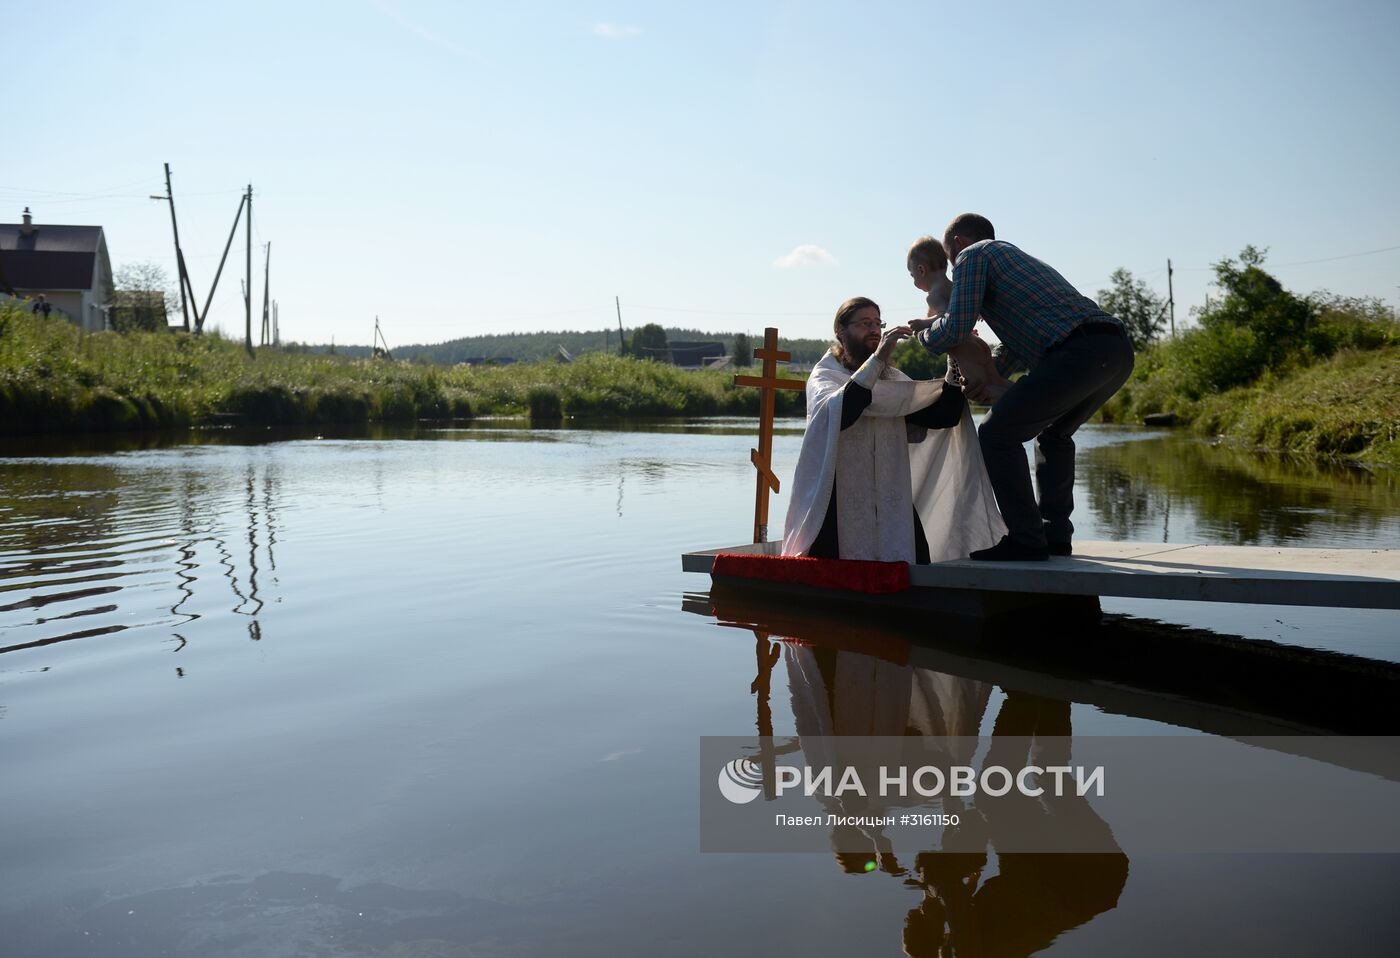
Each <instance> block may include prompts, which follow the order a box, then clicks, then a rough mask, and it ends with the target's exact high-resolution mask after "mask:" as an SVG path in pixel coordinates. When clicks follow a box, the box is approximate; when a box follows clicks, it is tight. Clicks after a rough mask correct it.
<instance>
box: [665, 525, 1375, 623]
mask: <svg viewBox="0 0 1400 958" xmlns="http://www.w3.org/2000/svg"><path fill="white" fill-rule="evenodd" d="M778 545H779V544H778V543H776V542H766V543H762V544H748V545H743V546H735V547H732V548H728V549H713V550H706V551H703V552H693V553H687V554H685V555H683V556H682V557H681V565H682V568H683V569H684V570H685V571H687V572H704V573H708V572H709V571H710V569H711V567H712V566H713V564H714V556H715V554H716V553H719V552H741V553H749V554H753V553H766V554H769V555H773V554H776V553H777V550H778ZM1074 552H1075V554H1074V555H1073V556H1072V557H1068V558H1051V559H1050V560H1049V561H1048V562H973V561H972V560H970V559H955V560H952V561H949V562H938V563H934V564H932V565H920V566H912V567H911V568H910V570H909V579H910V585H911V586H912V587H913V588H912V589H911V590H910V591H915V590H917V589H937V590H963V591H973V592H1010V593H1033V594H1037V595H1062V596H1071V595H1078V596H1119V597H1126V598H1138V599H1178V600H1188V601H1193V602H1239V603H1248V604H1255V605H1301V606H1322V607H1330V608H1356V609H1400V549H1291V548H1275V547H1270V546H1211V545H1190V544H1182V543H1160V542H1159V543H1151V542H1075V544H1074Z"/></svg>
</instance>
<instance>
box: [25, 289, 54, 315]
mask: <svg viewBox="0 0 1400 958" xmlns="http://www.w3.org/2000/svg"><path fill="white" fill-rule="evenodd" d="M29 311H30V312H31V313H33V314H34V315H36V316H37V315H39V314H40V313H43V314H44V318H45V319H48V318H49V313H51V312H53V304H52V303H50V302H49V300H48V297H46V296H45V295H44V294H43V293H40V294H39V295H38V296H37V297H36V298H35V300H34V305H33V306H31V307H29Z"/></svg>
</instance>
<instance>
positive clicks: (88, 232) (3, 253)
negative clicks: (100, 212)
mask: <svg viewBox="0 0 1400 958" xmlns="http://www.w3.org/2000/svg"><path fill="white" fill-rule="evenodd" d="M112 294H113V289H112V264H111V261H110V260H109V259H108V257H107V239H106V237H105V236H104V235H103V232H102V227H100V226H59V225H49V224H37V223H35V222H33V217H32V216H31V215H30V212H29V209H28V207H26V208H25V210H24V217H23V221H22V222H20V223H0V298H11V297H13V298H17V299H20V300H32V301H34V302H38V301H39V297H40V296H43V297H44V300H45V301H46V302H47V303H48V304H49V305H50V306H51V307H52V311H51V312H50V314H49V315H50V316H52V317H54V318H65V319H67V320H68V321H69V322H72V323H74V324H76V325H78V326H80V327H81V328H83V329H87V330H102V329H106V328H107V310H108V308H109V307H110V305H111V303H112V300H113V295H112Z"/></svg>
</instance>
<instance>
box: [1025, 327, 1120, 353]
mask: <svg viewBox="0 0 1400 958" xmlns="http://www.w3.org/2000/svg"><path fill="white" fill-rule="evenodd" d="M1108 335H1113V336H1127V335H1128V333H1127V330H1125V329H1124V328H1123V327H1122V326H1119V325H1118V324H1117V323H1080V324H1079V325H1078V326H1076V327H1074V329H1072V330H1070V331H1069V335H1068V336H1066V337H1065V338H1064V339H1062V340H1060V341H1059V342H1058V343H1056V344H1055V345H1053V346H1051V347H1049V348H1048V349H1046V350H1045V351H1046V352H1047V353H1048V352H1050V350H1051V349H1059V348H1060V347H1061V346H1063V345H1064V344H1065V343H1067V342H1069V341H1070V340H1071V339H1074V338H1076V337H1079V336H1108Z"/></svg>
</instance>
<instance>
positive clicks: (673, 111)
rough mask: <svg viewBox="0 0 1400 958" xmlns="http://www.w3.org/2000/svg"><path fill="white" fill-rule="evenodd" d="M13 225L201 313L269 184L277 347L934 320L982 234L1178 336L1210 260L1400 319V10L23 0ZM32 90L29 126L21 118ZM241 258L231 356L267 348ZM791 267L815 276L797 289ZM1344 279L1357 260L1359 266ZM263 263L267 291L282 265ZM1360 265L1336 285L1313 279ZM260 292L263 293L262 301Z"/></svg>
mask: <svg viewBox="0 0 1400 958" xmlns="http://www.w3.org/2000/svg"><path fill="white" fill-rule="evenodd" d="M0 22H3V23H4V25H5V29H4V34H5V35H6V37H7V39H8V40H9V43H8V44H7V47H8V49H9V50H10V58H9V64H10V66H9V68H8V71H7V74H8V75H7V79H6V95H5V101H6V110H5V115H6V127H7V132H8V134H9V135H8V136H7V140H8V149H7V150H6V155H5V158H4V160H3V161H2V162H0V221H4V222H16V221H18V218H19V213H20V210H21V209H22V208H23V207H24V206H29V207H31V208H32V209H33V211H34V214H35V217H36V221H37V222H39V223H41V224H42V223H44V222H53V223H84V224H98V225H101V226H103V227H105V229H106V232H107V240H108V245H109V249H110V251H111V255H112V259H113V262H114V264H115V265H120V264H122V263H124V262H131V261H140V260H155V261H158V262H160V263H162V264H163V265H165V266H166V267H167V268H168V269H170V271H171V272H172V273H173V253H172V251H171V242H170V233H169V216H168V213H167V211H166V208H165V206H164V204H162V203H159V202H154V201H151V200H149V199H147V198H146V197H147V195H148V194H150V193H159V192H162V191H163V182H162V172H161V164H162V163H163V162H166V161H168V162H169V163H170V164H171V166H172V168H173V170H174V175H175V191H176V201H177V206H178V209H179V213H180V220H181V238H182V240H183V245H184V247H185V250H186V255H187V258H188V262H189V265H190V269H191V272H192V274H193V278H194V282H195V287H196V289H197V291H198V293H199V295H200V297H201V298H202V297H203V295H204V294H205V292H206V291H207V289H208V286H209V283H210V281H211V280H212V278H213V273H214V269H215V267H216V266H217V264H218V257H219V253H220V252H221V250H222V247H223V242H224V239H225V237H226V236H227V232H228V228H229V225H230V223H231V222H232V219H233V214H234V210H235V209H236V207H237V204H238V195H239V192H240V190H241V189H242V188H243V186H244V185H245V184H246V183H248V182H252V184H253V188H254V194H255V199H254V214H255V218H254V222H255V225H256V232H255V236H254V239H255V243H258V244H260V243H261V242H263V241H271V243H272V292H273V296H274V297H275V298H276V299H277V300H278V301H279V302H280V305H281V321H282V335H283V338H284V339H296V340H302V341H314V342H325V341H328V340H329V339H331V338H332V337H334V338H335V340H336V341H337V342H341V343H347V342H358V343H365V342H368V341H369V338H370V334H371V331H372V329H373V323H374V317H375V315H376V314H378V315H379V316H380V317H381V321H382V323H383V325H384V329H385V334H386V336H387V338H388V340H389V343H390V345H395V344H404V343H409V342H432V341H440V340H444V339H449V338H452V337H455V336H462V335H472V334H479V333H493V332H502V331H509V330H539V329H559V328H570V329H578V328H595V329H596V328H599V327H601V326H603V325H604V324H608V325H615V324H616V316H615V314H614V311H613V296H614V295H617V296H620V297H621V300H622V304H623V306H622V308H623V321H624V323H625V324H626V325H627V326H628V327H629V328H631V327H633V326H636V325H639V324H641V323H644V322H660V323H662V324H664V325H684V326H694V327H699V328H702V329H708V330H739V329H746V330H749V331H753V332H758V331H761V330H762V328H763V327H764V326H766V325H776V326H778V327H779V329H780V330H781V331H782V332H783V333H784V334H785V335H793V336H824V335H826V334H827V333H828V332H829V330H830V322H831V316H832V315H833V314H834V312H835V309H836V307H837V305H839V303H840V302H841V301H842V300H843V299H845V298H847V297H849V296H854V295H868V296H872V297H874V298H875V299H876V300H877V301H879V302H880V303H881V305H882V306H883V307H884V312H885V315H886V318H887V319H889V318H902V317H905V316H913V315H917V314H919V313H921V312H922V302H921V298H920V294H919V293H918V291H917V290H915V289H914V288H913V287H912V285H911V284H910V283H909V281H908V277H907V275H906V274H905V272H904V265H903V255H904V250H905V248H906V247H907V246H908V244H909V243H910V242H911V241H912V240H913V239H915V238H916V237H918V236H919V235H921V234H923V233H930V232H931V233H933V234H934V235H941V233H942V230H943V227H944V226H945V225H946V223H947V221H948V220H949V219H950V218H951V217H952V216H953V215H955V214H957V213H959V212H963V211H968V210H971V211H977V212H981V213H983V214H985V215H987V216H989V217H990V218H991V219H992V221H993V222H994V223H995V224H996V226H997V231H998V235H999V236H1000V237H1002V238H1004V239H1008V240H1010V241H1012V242H1014V243H1017V244H1018V245H1020V246H1022V247H1023V248H1024V249H1026V250H1027V251H1029V252H1031V253H1033V254H1035V255H1037V256H1040V257H1041V258H1042V259H1045V260H1046V261H1047V262H1049V263H1051V264H1052V265H1054V266H1055V267H1056V268H1058V269H1059V270H1060V271H1061V272H1062V273H1064V274H1065V275H1066V276H1067V277H1068V278H1069V279H1070V280H1071V282H1073V283H1075V284H1076V285H1077V286H1078V287H1079V288H1080V289H1081V290H1082V291H1083V292H1085V293H1086V294H1088V295H1090V296H1092V295H1094V294H1095V293H1096V291H1097V290H1099V289H1100V288H1102V287H1103V286H1104V285H1106V282H1107V278H1108V275H1109V274H1110V273H1111V272H1112V271H1113V269H1115V268H1116V267H1119V266H1124V267H1127V268H1128V269H1130V270H1132V271H1133V272H1134V273H1135V274H1137V275H1139V276H1142V277H1144V278H1145V279H1147V280H1148V282H1149V283H1150V284H1151V285H1152V286H1154V287H1155V288H1157V289H1158V290H1160V291H1161V292H1163V293H1165V292H1166V260H1167V258H1168V257H1171V258H1172V260H1173V262H1174V264H1175V266H1176V267H1177V272H1176V277H1175V278H1176V298H1177V304H1178V308H1177V317H1178V322H1179V323H1181V322H1184V321H1185V320H1186V317H1187V309H1188V308H1189V307H1190V306H1192V305H1197V304H1199V303H1201V302H1202V301H1203V300H1204V297H1205V296H1206V294H1207V293H1208V283H1209V281H1210V278H1211V273H1210V271H1209V269H1208V266H1209V264H1210V263H1212V262H1214V261H1216V260H1218V259H1220V258H1222V257H1224V256H1231V255H1235V254H1237V253H1238V251H1239V250H1240V248H1241V247H1243V246H1244V245H1245V244H1247V243H1252V244H1255V245H1258V246H1267V247H1269V248H1270V250H1271V252H1270V256H1269V262H1270V263H1271V264H1274V265H1276V266H1277V269H1276V273H1277V275H1278V276H1279V278H1280V279H1281V280H1282V281H1283V282H1284V283H1285V285H1287V286H1289V287H1290V288H1293V289H1295V290H1298V291H1301V292H1307V291H1311V290H1315V289H1321V288H1327V289H1331V290H1333V291H1335V292H1338V293H1344V294H1349V295H1358V296H1360V295H1365V296H1377V297H1382V298H1384V299H1385V300H1386V301H1387V302H1388V303H1390V304H1392V305H1396V304H1397V303H1400V249H1391V250H1389V251H1388V252H1381V253H1372V254H1370V255H1362V256H1357V255H1352V254H1358V253H1366V252H1368V251H1372V250H1380V249H1385V248H1389V247H1400V187H1397V178H1396V175H1395V173H1394V168H1395V165H1396V159H1395V158H1396V156H1397V155H1400V119H1397V108H1396V97H1397V94H1400V57H1397V56H1396V54H1395V38H1396V37H1397V36H1400V4H1395V3H1393V2H1345V0H1343V2H1334V3H1327V4H1323V3H1320V2H1318V3H1290V2H1273V3H1229V2H1226V3H1193V2H1178V3H1150V2H1144V3H1133V2H1120V3H1074V2H1070V3H1063V4H1056V5H1051V4H1044V3H1018V2H1003V3H999V4H975V3H967V2H961V3H944V2H929V0H924V2H919V3H881V2H869V3H861V4H855V3H844V4H843V3H803V2H785V3H761V2H752V3H707V4H673V3H606V4H591V3H583V2H576V3H563V2H559V3H531V2H520V3H514V4H490V5H486V4H477V3H443V2H429V0H343V2H337V3H300V2H291V0H283V2H280V3H264V2H260V0H254V2H243V3H238V4H228V3H220V2H210V3H200V4H190V3H159V2H147V3H142V2H130V3H122V4H110V3H97V2H70V3H33V2H28V0H0ZM26 88H27V92H26ZM242 243H243V238H242V233H241V230H240V234H239V238H238V240H237V242H236V244H235V251H234V253H233V254H232V255H231V258H230V259H231V262H230V266H229V267H227V268H226V272H225V274H224V278H223V280H222V281H221V284H220V291H219V295H218V297H217V298H216V300H215V303H214V307H213V309H212V310H211V313H210V322H211V324H213V325H216V326H220V327H222V328H224V329H226V330H233V331H238V332H241V329H242V321H243V310H242V303H241V300H240V298H239V290H238V279H239V277H240V275H241V272H242V263H243V259H242V256H243V248H242ZM794 254H796V255H794ZM1333 257H1345V258H1339V259H1332V258H1333ZM255 259H256V260H258V261H260V260H261V251H260V249H258V250H255ZM1321 259H1329V260H1330V261H1329V262H1311V261H1314V260H1321ZM261 296H262V283H261V278H260V277H259V278H258V279H257V280H256V282H255V301H260V300H261Z"/></svg>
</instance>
